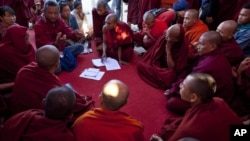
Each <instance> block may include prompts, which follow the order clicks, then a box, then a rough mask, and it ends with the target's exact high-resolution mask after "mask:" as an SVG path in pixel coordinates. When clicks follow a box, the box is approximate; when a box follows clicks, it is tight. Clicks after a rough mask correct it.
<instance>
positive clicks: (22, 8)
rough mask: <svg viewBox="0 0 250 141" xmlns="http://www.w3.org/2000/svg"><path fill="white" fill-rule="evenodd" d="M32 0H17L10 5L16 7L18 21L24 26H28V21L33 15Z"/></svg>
mask: <svg viewBox="0 0 250 141" xmlns="http://www.w3.org/2000/svg"><path fill="white" fill-rule="evenodd" d="M29 1H30V0H15V2H12V4H10V7H11V8H13V9H14V11H15V13H16V22H17V23H18V24H20V25H22V26H26V27H28V21H29V19H31V18H32V17H33V14H32V12H31V10H30V9H31V7H32V5H30V4H31V3H30V2H29Z"/></svg>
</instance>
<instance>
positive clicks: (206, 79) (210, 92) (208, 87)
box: [185, 73, 216, 102]
mask: <svg viewBox="0 0 250 141" xmlns="http://www.w3.org/2000/svg"><path fill="white" fill-rule="evenodd" d="M185 80H186V82H187V84H188V86H189V88H190V91H191V92H192V93H195V94H196V95H197V97H199V98H200V100H201V102H209V101H211V100H212V98H213V96H214V94H215V92H216V82H215V80H214V78H213V77H212V76H211V75H209V74H205V73H192V74H189V75H188V76H187V77H186V79H185Z"/></svg>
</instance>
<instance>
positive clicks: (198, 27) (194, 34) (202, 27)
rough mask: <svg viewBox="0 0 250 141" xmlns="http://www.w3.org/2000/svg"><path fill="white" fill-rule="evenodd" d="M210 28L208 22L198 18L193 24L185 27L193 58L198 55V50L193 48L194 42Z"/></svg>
mask: <svg viewBox="0 0 250 141" xmlns="http://www.w3.org/2000/svg"><path fill="white" fill-rule="evenodd" d="M208 30H209V29H208V27H207V25H206V24H204V23H203V22H202V21H201V20H198V21H197V22H196V23H195V24H194V25H193V26H191V27H188V28H185V32H186V33H185V37H186V40H187V43H188V47H189V56H190V57H191V58H192V57H194V56H195V55H196V53H197V51H196V50H195V49H194V48H193V45H192V44H193V43H195V42H198V41H199V38H200V36H201V35H202V34H203V33H204V32H207V31H208Z"/></svg>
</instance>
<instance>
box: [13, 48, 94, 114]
mask: <svg viewBox="0 0 250 141" xmlns="http://www.w3.org/2000/svg"><path fill="white" fill-rule="evenodd" d="M59 55H60V54H59V51H58V50H57V49H56V48H55V47H54V46H52V45H46V46H43V47H41V48H39V49H38V50H37V52H36V62H32V63H30V64H28V65H26V66H24V67H23V68H21V69H20V71H19V72H18V74H17V77H16V80H15V85H14V89H13V95H12V98H11V109H12V114H16V113H19V112H22V111H25V110H28V109H43V104H42V100H43V99H44V98H45V96H46V94H47V92H48V91H49V90H50V89H52V88H54V87H56V86H62V85H63V84H62V82H61V81H60V80H59V79H58V77H57V76H56V75H55V74H54V72H55V70H56V69H57V67H58V65H59ZM76 100H77V103H76V106H75V109H74V114H77V113H81V112H84V111H86V110H88V109H89V108H90V107H91V106H92V105H93V103H87V100H86V96H80V95H78V94H76Z"/></svg>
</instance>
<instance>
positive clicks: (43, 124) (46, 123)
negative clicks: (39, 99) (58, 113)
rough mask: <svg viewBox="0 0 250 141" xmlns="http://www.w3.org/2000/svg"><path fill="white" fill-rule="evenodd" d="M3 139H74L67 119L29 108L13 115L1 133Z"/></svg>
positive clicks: (39, 140) (16, 140)
mask: <svg viewBox="0 0 250 141" xmlns="http://www.w3.org/2000/svg"><path fill="white" fill-rule="evenodd" d="M0 140H1V141H31V140H33V141H74V135H73V133H72V132H71V131H70V130H69V129H67V121H63V120H53V119H49V118H46V117H45V116H44V111H43V110H35V109H32V110H28V111H25V112H22V113H19V114H16V115H14V116H13V117H11V118H10V119H9V120H8V121H6V123H5V124H4V126H3V128H2V131H1V133H0Z"/></svg>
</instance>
